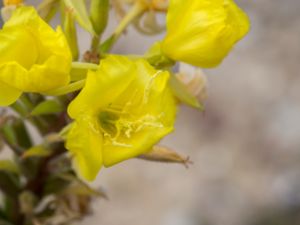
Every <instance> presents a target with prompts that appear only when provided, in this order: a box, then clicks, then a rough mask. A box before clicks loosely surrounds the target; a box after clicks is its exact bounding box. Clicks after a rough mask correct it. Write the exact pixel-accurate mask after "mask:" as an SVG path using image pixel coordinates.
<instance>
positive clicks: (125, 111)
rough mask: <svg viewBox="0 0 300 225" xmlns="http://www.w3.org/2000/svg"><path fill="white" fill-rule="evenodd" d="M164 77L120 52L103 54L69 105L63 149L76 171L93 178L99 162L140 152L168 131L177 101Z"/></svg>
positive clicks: (163, 73)
mask: <svg viewBox="0 0 300 225" xmlns="http://www.w3.org/2000/svg"><path fill="white" fill-rule="evenodd" d="M168 79H169V73H168V72H167V71H161V70H155V69H154V68H153V67H152V66H151V65H150V64H149V63H148V62H147V61H145V60H144V59H137V60H130V59H128V58H127V57H124V56H108V57H107V58H106V59H104V60H102V61H101V63H100V67H99V69H98V70H97V71H96V72H95V71H89V72H88V76H87V81H86V85H85V87H84V88H83V89H82V91H81V92H80V94H79V95H78V96H77V97H76V98H75V99H74V100H73V101H72V102H71V104H70V105H69V108H68V113H69V115H70V117H71V118H73V119H74V120H75V121H74V123H73V124H72V127H71V129H70V131H69V133H68V136H67V141H66V148H67V149H68V150H69V151H70V152H71V154H72V155H73V157H74V162H75V167H76V168H77V170H78V171H79V173H80V174H81V176H83V177H84V178H85V179H87V180H93V179H94V178H95V176H96V175H97V173H98V172H99V170H100V168H101V167H102V165H104V166H105V167H108V166H112V165H114V164H116V163H119V162H121V161H123V160H126V159H129V158H132V157H136V156H138V155H140V154H142V153H145V152H147V151H149V150H151V147H152V146H153V145H154V144H156V143H157V142H158V141H159V140H160V139H161V138H163V137H164V136H165V135H167V134H168V133H170V132H171V131H172V130H173V128H174V127H173V126H174V121H175V114H176V103H175V100H174V98H173V96H172V93H171V91H170V90H169V87H168Z"/></svg>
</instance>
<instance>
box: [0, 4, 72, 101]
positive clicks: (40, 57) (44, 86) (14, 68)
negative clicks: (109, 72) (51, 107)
mask: <svg viewBox="0 0 300 225" xmlns="http://www.w3.org/2000/svg"><path fill="white" fill-rule="evenodd" d="M0 52H1V55H0V105H2V106H3V105H9V104H11V103H13V102H14V101H16V100H17V99H18V97H19V96H20V95H21V94H22V92H38V93H41V92H46V91H49V90H51V89H55V88H58V87H61V86H64V85H66V84H68V83H69V80H70V76H69V71H70V67H71V52H70V49H69V47H68V44H67V41H66V39H65V36H64V35H63V32H62V30H61V29H60V28H58V29H57V30H56V31H54V30H53V29H52V28H51V27H50V26H49V25H48V24H47V23H45V22H44V21H43V20H42V19H41V18H40V17H39V16H38V14H37V12H36V11H35V9H34V8H33V7H19V8H17V9H16V10H15V11H14V13H13V15H12V17H11V18H10V19H9V20H8V21H7V22H6V23H5V25H4V27H3V29H2V30H0Z"/></svg>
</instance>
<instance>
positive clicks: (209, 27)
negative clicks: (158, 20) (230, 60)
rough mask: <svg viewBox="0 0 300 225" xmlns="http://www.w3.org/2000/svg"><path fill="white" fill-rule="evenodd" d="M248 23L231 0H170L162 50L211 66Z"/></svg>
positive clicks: (233, 42) (227, 49)
mask: <svg viewBox="0 0 300 225" xmlns="http://www.w3.org/2000/svg"><path fill="white" fill-rule="evenodd" d="M249 26H250V23H249V19H248V16H247V15H246V14H245V13H244V12H243V11H242V9H240V8H239V7H238V6H237V5H236V4H235V2H234V1H233V0H170V5H169V9H168V14H167V34H166V37H165V38H164V40H163V41H162V51H163V53H164V54H165V55H167V56H168V57H169V58H171V59H173V60H178V61H183V62H186V63H188V64H192V65H194V66H200V67H214V66H217V65H218V64H220V63H221V61H222V60H223V58H224V57H225V56H226V55H227V54H228V52H229V51H230V50H231V48H232V47H233V45H234V44H235V43H236V42H237V41H239V40H240V39H241V38H242V37H243V36H244V35H245V34H246V33H247V32H248V30H249Z"/></svg>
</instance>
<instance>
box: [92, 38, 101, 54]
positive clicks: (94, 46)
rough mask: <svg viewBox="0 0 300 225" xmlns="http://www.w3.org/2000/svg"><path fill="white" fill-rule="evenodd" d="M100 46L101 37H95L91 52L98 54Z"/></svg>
mask: <svg viewBox="0 0 300 225" xmlns="http://www.w3.org/2000/svg"><path fill="white" fill-rule="evenodd" d="M99 44H100V36H96V35H94V36H93V38H92V44H91V51H92V52H93V53H97V50H98V48H99Z"/></svg>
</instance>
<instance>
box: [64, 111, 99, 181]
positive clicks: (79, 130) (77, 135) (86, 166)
mask: <svg viewBox="0 0 300 225" xmlns="http://www.w3.org/2000/svg"><path fill="white" fill-rule="evenodd" d="M102 144H103V143H102V135H101V133H100V132H99V129H98V128H97V121H94V119H93V118H91V117H89V116H84V117H82V118H78V119H77V120H76V121H75V122H74V123H73V124H72V127H71V130H70V132H69V133H68V136H67V142H66V148H67V149H68V150H69V151H70V153H71V155H72V156H73V162H74V167H75V169H76V171H78V173H79V174H80V175H81V176H82V177H83V178H85V179H86V180H90V181H91V180H94V179H95V177H96V176H97V174H98V172H99V170H100V168H101V167H102V151H101V150H102Z"/></svg>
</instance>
